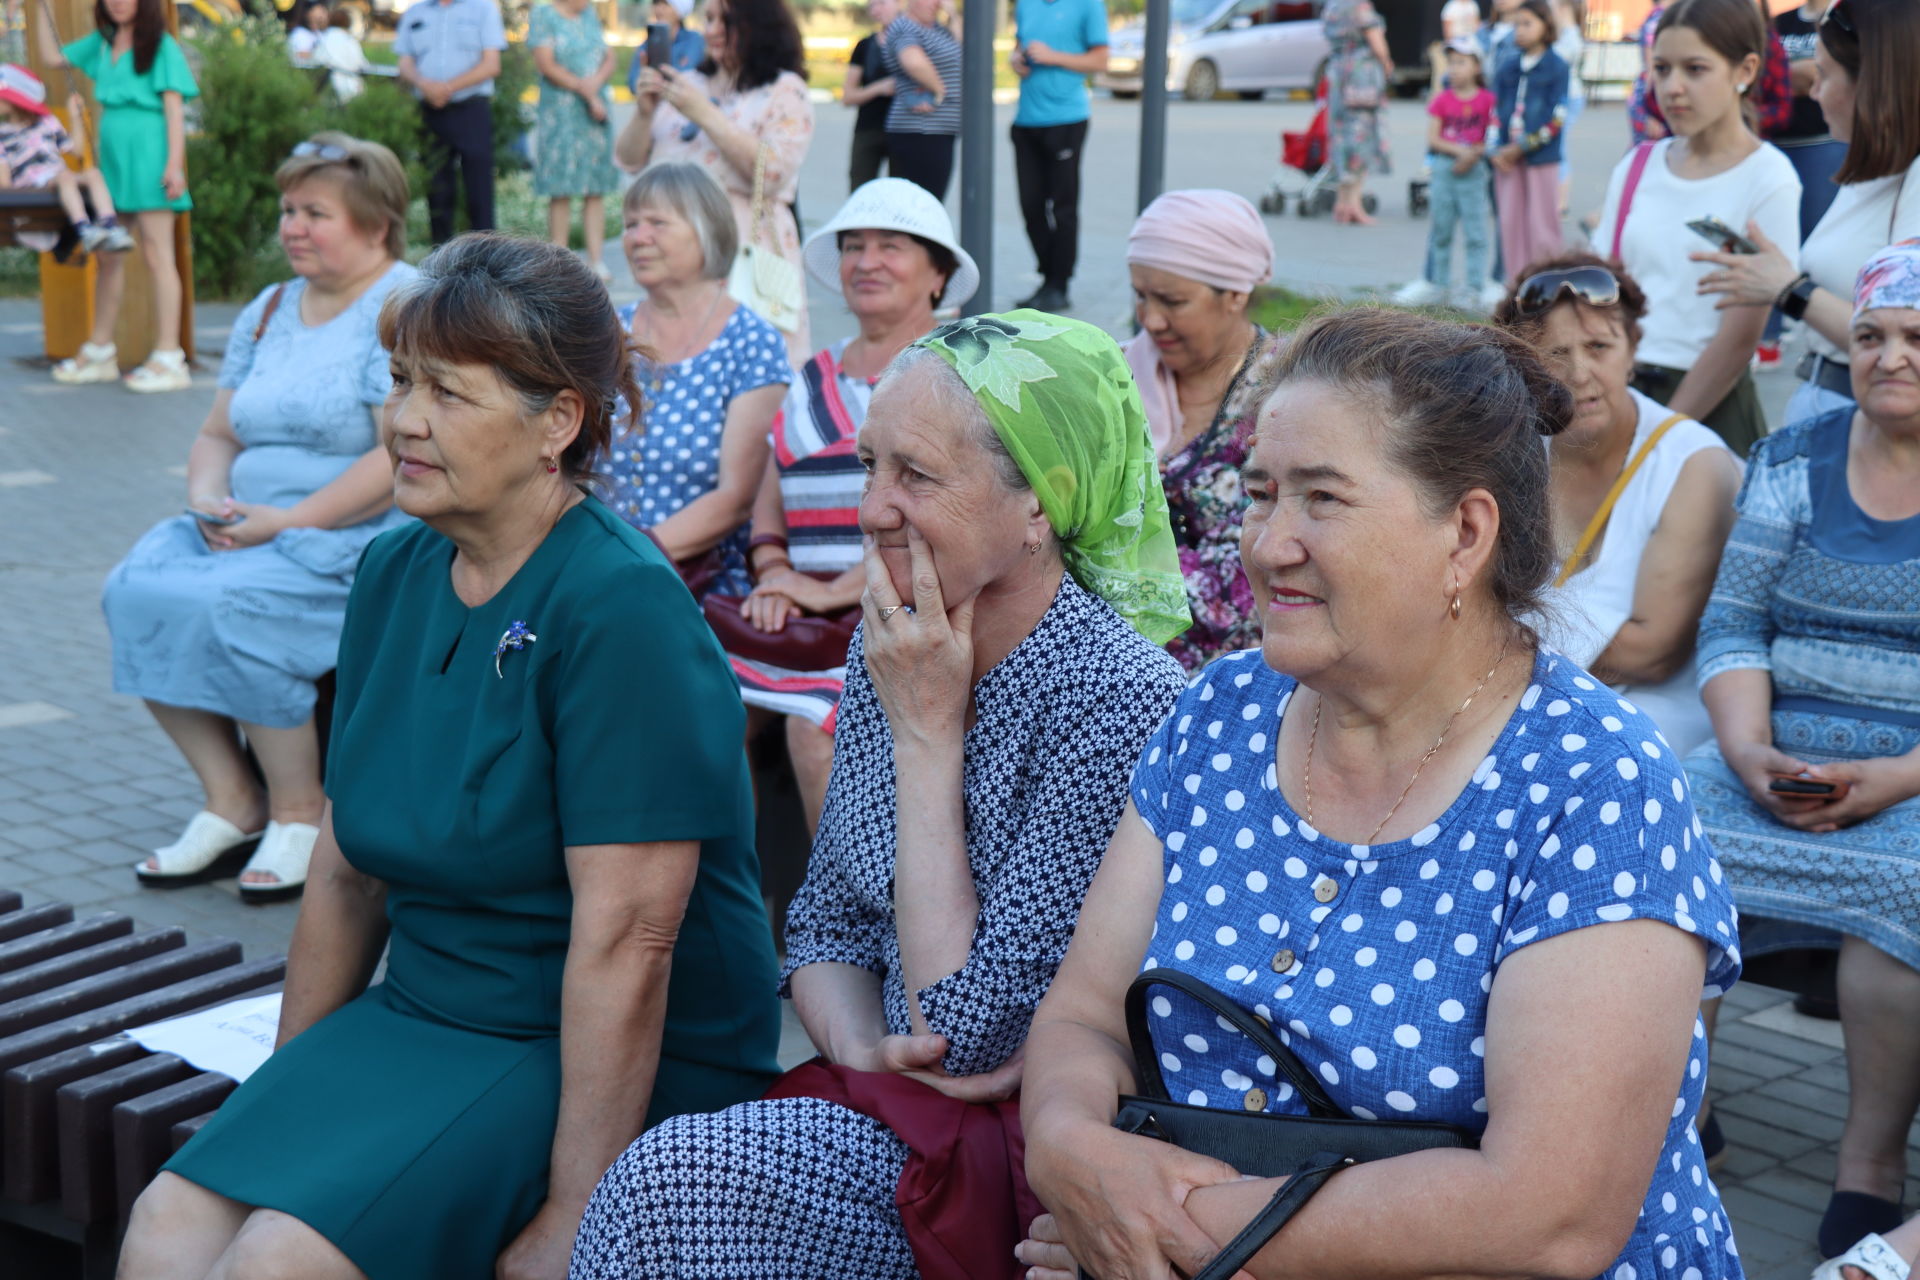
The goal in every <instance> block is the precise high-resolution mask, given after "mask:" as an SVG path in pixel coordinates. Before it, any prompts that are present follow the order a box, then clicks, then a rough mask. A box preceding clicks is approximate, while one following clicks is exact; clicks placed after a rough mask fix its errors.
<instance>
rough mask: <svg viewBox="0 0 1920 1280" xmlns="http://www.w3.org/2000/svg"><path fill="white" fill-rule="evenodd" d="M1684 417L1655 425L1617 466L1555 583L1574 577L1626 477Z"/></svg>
mask: <svg viewBox="0 0 1920 1280" xmlns="http://www.w3.org/2000/svg"><path fill="white" fill-rule="evenodd" d="M1686 420H1687V415H1686V414H1684V413H1676V414H1674V415H1673V416H1672V417H1670V418H1668V419H1667V420H1666V421H1665V422H1663V423H1661V424H1660V425H1659V426H1657V427H1655V428H1654V429H1653V434H1652V435H1650V436H1648V437H1647V438H1646V441H1645V442H1644V443H1643V444H1641V446H1640V447H1639V448H1638V449H1635V450H1634V451H1633V457H1631V458H1629V459H1628V460H1627V465H1626V466H1624V467H1622V468H1620V474H1619V475H1618V476H1616V477H1614V481H1613V488H1611V489H1609V490H1607V496H1606V497H1605V498H1602V499H1601V500H1600V509H1599V510H1597V511H1595V512H1594V513H1593V519H1591V520H1589V521H1587V527H1586V528H1585V529H1584V530H1583V531H1582V532H1581V534H1580V541H1578V542H1576V543H1574V544H1573V550H1572V551H1570V552H1568V553H1567V559H1566V562H1565V563H1564V564H1562V565H1561V566H1560V576H1559V577H1557V578H1555V579H1554V580H1553V585H1554V586H1556V587H1564V586H1566V585H1567V579H1569V578H1571V577H1573V572H1574V570H1575V569H1576V568H1577V567H1578V566H1579V564H1580V561H1581V560H1583V559H1585V558H1586V554H1587V548H1588V547H1591V546H1592V545H1593V540H1594V539H1595V538H1597V537H1599V536H1600V531H1601V530H1602V529H1604V528H1606V527H1607V517H1608V516H1611V515H1612V514H1613V504H1614V503H1616V502H1618V501H1620V495H1621V494H1623V493H1625V492H1626V491H1627V481H1629V480H1631V479H1633V473H1634V472H1636V471H1638V470H1639V469H1640V464H1641V463H1643V462H1645V461H1646V460H1647V455H1648V454H1650V453H1652V452H1653V446H1655V445H1657V444H1659V443H1660V437H1661V436H1664V435H1666V434H1667V432H1669V431H1671V430H1673V428H1674V427H1675V426H1676V425H1677V424H1679V423H1682V422H1685V421H1686Z"/></svg>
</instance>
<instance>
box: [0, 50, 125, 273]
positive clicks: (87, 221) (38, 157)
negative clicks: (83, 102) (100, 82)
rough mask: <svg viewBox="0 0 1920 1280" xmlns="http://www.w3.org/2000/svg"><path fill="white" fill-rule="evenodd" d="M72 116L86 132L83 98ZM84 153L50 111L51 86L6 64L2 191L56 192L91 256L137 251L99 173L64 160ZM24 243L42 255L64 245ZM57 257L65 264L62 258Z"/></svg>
mask: <svg viewBox="0 0 1920 1280" xmlns="http://www.w3.org/2000/svg"><path fill="white" fill-rule="evenodd" d="M68 115H69V118H70V119H72V120H73V122H74V131H75V132H76V133H77V132H80V131H81V125H80V121H81V119H82V118H83V117H82V115H81V110H80V99H79V97H78V96H77V95H76V96H75V97H74V99H73V101H72V102H71V103H70V104H69V107H68ZM79 149H80V145H79V144H78V143H76V142H75V140H74V139H73V138H71V137H69V136H68V134H67V131H66V130H65V129H62V128H61V127H60V121H59V120H57V119H55V118H54V115H53V113H52V112H51V111H49V110H48V109H47V86H46V85H45V84H43V83H41V80H40V77H39V76H36V75H35V74H33V72H31V71H29V70H27V69H26V68H25V67H23V66H20V65H19V64H17V63H12V62H8V63H4V64H0V187H4V188H7V189H9V190H14V191H20V190H37V191H45V190H49V189H51V190H52V191H53V192H54V194H55V195H57V196H58V197H59V199H60V209H61V211H62V212H63V213H65V214H66V215H67V221H68V222H70V223H72V224H73V229H74V231H75V232H76V233H78V235H79V239H80V247H81V248H82V249H85V250H86V251H87V252H88V253H125V252H126V251H127V250H129V249H131V248H133V239H132V237H130V236H128V235H127V232H126V228H124V227H122V226H121V225H120V220H119V219H118V218H117V217H115V216H114V211H113V198H112V196H111V194H110V193H109V192H108V191H107V182H106V179H105V178H103V177H101V176H100V171H99V170H98V169H82V170H81V171H79V172H78V173H76V172H74V171H73V170H72V169H69V168H67V162H66V161H65V160H63V159H62V158H61V157H62V156H66V155H70V154H71V153H73V152H74V151H76V150H79ZM83 191H84V192H85V196H84V198H83V197H82V192H83ZM89 200H90V201H92V202H93V213H92V214H89V213H88V212H87V201H89ZM20 242H21V243H22V244H24V245H26V246H27V247H28V248H29V249H34V250H38V251H40V252H45V251H46V250H48V249H52V248H53V247H54V245H55V244H57V243H59V242H58V241H57V240H56V239H55V238H54V236H53V235H52V234H51V233H49V232H26V233H24V234H22V235H21V236H20ZM68 243H69V244H71V243H72V242H71V241H68ZM54 256H55V257H57V258H61V260H62V261H65V258H64V257H63V256H62V254H61V253H60V252H56V253H55V255H54Z"/></svg>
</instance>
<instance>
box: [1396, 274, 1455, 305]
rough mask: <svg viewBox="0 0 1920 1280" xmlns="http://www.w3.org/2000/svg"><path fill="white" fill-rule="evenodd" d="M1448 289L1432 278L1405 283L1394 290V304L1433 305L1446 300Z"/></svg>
mask: <svg viewBox="0 0 1920 1280" xmlns="http://www.w3.org/2000/svg"><path fill="white" fill-rule="evenodd" d="M1446 297H1447V291H1446V290H1445V289H1442V288H1441V287H1440V286H1439V285H1437V284H1435V283H1434V282H1433V281H1431V280H1415V281H1414V282H1413V283H1412V284H1403V285H1401V286H1400V287H1399V288H1398V289H1395V290H1394V291H1393V305H1394V306H1396V307H1431V306H1433V305H1434V304H1436V303H1439V302H1444V301H1446Z"/></svg>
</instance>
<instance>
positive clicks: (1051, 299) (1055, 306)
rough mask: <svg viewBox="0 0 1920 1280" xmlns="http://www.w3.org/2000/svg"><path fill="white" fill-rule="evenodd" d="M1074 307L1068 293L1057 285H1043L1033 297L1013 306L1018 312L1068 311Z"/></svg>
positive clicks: (1034, 292)
mask: <svg viewBox="0 0 1920 1280" xmlns="http://www.w3.org/2000/svg"><path fill="white" fill-rule="evenodd" d="M1072 306H1073V300H1072V299H1071V298H1069V297H1067V291H1066V290H1065V289H1063V288H1061V287H1060V286H1059V285H1057V284H1043V285H1041V286H1040V287H1039V288H1038V289H1036V290H1034V291H1033V293H1032V295H1031V296H1029V297H1025V298H1022V299H1020V301H1018V302H1016V303H1014V304H1013V308H1014V310H1016V311H1066V310H1068V309H1069V308H1071V307H1072Z"/></svg>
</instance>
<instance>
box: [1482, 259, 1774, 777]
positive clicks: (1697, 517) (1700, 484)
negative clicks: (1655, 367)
mask: <svg viewBox="0 0 1920 1280" xmlns="http://www.w3.org/2000/svg"><path fill="white" fill-rule="evenodd" d="M1646 311H1647V298H1646V295H1645V294H1644V293H1642V292H1641V291H1640V286H1639V285H1638V284H1636V283H1635V282H1634V280H1633V278H1632V277H1631V276H1629V275H1627V273H1626V272H1625V271H1622V270H1619V269H1618V268H1613V267H1609V266H1608V265H1607V264H1606V263H1604V262H1602V261H1601V260H1600V259H1599V258H1597V257H1595V256H1593V255H1592V254H1589V253H1575V254H1568V255H1566V256H1564V257H1559V258H1554V259H1552V260H1550V261H1547V262H1540V263H1535V264H1534V265H1533V267H1532V268H1531V269H1530V270H1529V271H1528V272H1527V273H1526V274H1523V275H1522V276H1521V278H1520V282H1519V283H1518V284H1517V285H1515V286H1514V288H1513V290H1512V292H1510V293H1509V294H1508V295H1507V297H1506V299H1505V301H1503V302H1502V303H1501V304H1500V306H1499V308H1498V309H1497V310H1496V311H1495V312H1494V318H1495V321H1496V322H1497V323H1498V324H1500V325H1501V326H1502V327H1503V328H1507V329H1510V330H1513V331H1514V332H1516V333H1518V334H1519V335H1520V336H1521V337H1523V338H1526V339H1527V340H1528V341H1530V342H1532V343H1533V344H1534V345H1535V346H1536V347H1537V348H1539V350H1540V352H1541V354H1542V355H1544V356H1545V357H1546V360H1547V364H1548V366H1549V367H1550V368H1551V369H1552V370H1553V372H1554V374H1555V375H1556V376H1557V377H1558V378H1559V379H1560V380H1561V381H1562V382H1564V383H1566V385H1567V388H1568V390H1570V391H1572V392H1573V423H1572V425H1571V426H1569V427H1568V428H1567V429H1566V430H1565V431H1563V432H1561V433H1560V434H1559V435H1557V436H1554V437H1553V438H1551V439H1550V440H1549V441H1548V442H1547V457H1548V460H1549V468H1550V471H1549V474H1550V475H1551V477H1552V481H1551V484H1552V488H1551V493H1552V512H1553V533H1554V543H1555V555H1556V557H1557V559H1558V561H1559V565H1560V567H1559V570H1558V572H1557V573H1556V575H1555V579H1554V582H1555V586H1556V588H1557V594H1556V596H1555V597H1554V603H1555V604H1556V605H1557V606H1558V607H1557V608H1556V609H1555V610H1554V611H1553V613H1552V615H1551V617H1550V619H1549V620H1548V622H1547V623H1545V624H1544V625H1545V627H1546V629H1547V630H1549V631H1550V632H1551V633H1552V638H1553V641H1554V644H1555V645H1556V646H1557V647H1558V648H1560V649H1561V650H1563V651H1564V652H1565V653H1567V654H1568V656H1570V657H1572V658H1573V659H1574V661H1576V662H1578V663H1579V664H1580V665H1581V666H1583V667H1586V668H1587V669H1588V670H1589V671H1591V672H1593V673H1594V674H1595V675H1597V676H1599V677H1600V678H1601V679H1603V680H1605V681H1607V682H1608V683H1609V684H1611V685H1613V686H1614V687H1615V688H1617V689H1619V690H1620V692H1622V693H1624V694H1626V695H1627V696H1628V697H1630V698H1632V699H1633V702H1634V705H1635V706H1637V707H1639V708H1640V709H1641V710H1642V711H1644V712H1646V713H1647V715H1648V716H1650V717H1652V719H1653V722H1654V723H1655V724H1657V725H1659V726H1660V732H1661V734H1662V735H1664V736H1665V737H1666V739H1667V742H1668V743H1669V744H1670V745H1671V746H1672V747H1673V749H1674V751H1675V752H1676V753H1678V754H1685V753H1686V752H1688V751H1690V750H1692V749H1693V748H1694V747H1696V746H1698V745H1699V744H1700V743H1702V742H1704V741H1706V739H1707V738H1708V737H1709V736H1710V735H1711V734H1712V732H1713V728H1712V725H1710V724H1709V723H1708V721H1707V713H1706V709H1705V708H1704V707H1702V706H1701V704H1700V695H1699V693H1698V692H1697V691H1696V690H1695V688H1694V679H1693V637H1694V632H1695V631H1696V630H1697V629H1698V628H1699V625H1700V612H1701V610H1703V609H1705V608H1706V607H1707V594H1708V592H1710V591H1711V590H1712V588H1713V575H1714V571H1715V570H1716V569H1718V568H1719V566H1720V549H1721V547H1723V546H1724V545H1725V544H1726V541H1727V530H1728V529H1730V528H1732V527H1733V495H1734V491H1735V490H1736V489H1737V488H1738V487H1739V484H1740V462H1739V460H1738V459H1737V458H1735V457H1734V456H1733V452H1732V450H1730V449H1728V448H1727V446H1726V445H1725V444H1724V443H1723V442H1722V441H1721V439H1720V437H1719V436H1717V435H1715V434H1714V433H1713V432H1712V431H1710V430H1708V429H1707V428H1706V427H1704V426H1702V425H1701V424H1700V423H1698V422H1695V421H1694V420H1693V419H1691V418H1689V417H1687V415H1685V414H1684V413H1675V412H1673V411H1672V410H1671V409H1669V408H1667V407H1666V406H1665V405H1663V404H1660V403H1659V402H1657V401H1655V400H1653V399H1652V398H1650V397H1648V396H1645V395H1642V394H1641V393H1640V392H1638V391H1636V390H1634V388H1633V386H1632V385H1631V382H1632V378H1633V355H1634V351H1635V349H1636V348H1637V347H1638V345H1639V342H1640V321H1641V318H1642V317H1643V316H1645V315H1646Z"/></svg>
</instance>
